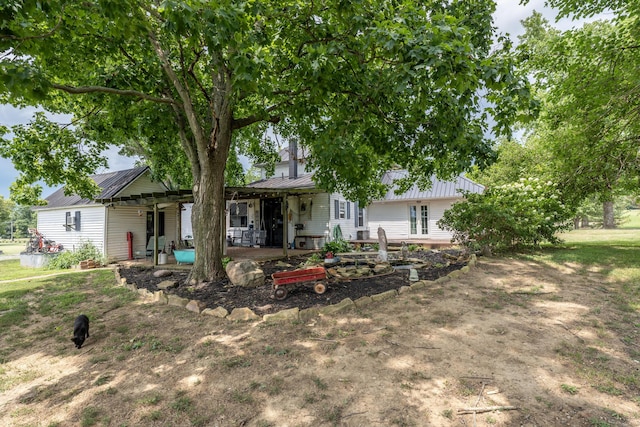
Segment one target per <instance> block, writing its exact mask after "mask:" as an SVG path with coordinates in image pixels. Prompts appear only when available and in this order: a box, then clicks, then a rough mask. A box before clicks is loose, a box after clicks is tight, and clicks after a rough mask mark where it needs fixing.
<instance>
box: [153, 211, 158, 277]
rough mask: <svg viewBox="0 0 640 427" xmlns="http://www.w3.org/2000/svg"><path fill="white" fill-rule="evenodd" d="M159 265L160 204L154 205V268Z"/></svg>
mask: <svg viewBox="0 0 640 427" xmlns="http://www.w3.org/2000/svg"><path fill="white" fill-rule="evenodd" d="M157 265H158V203H154V204H153V266H154V267H155V266H157Z"/></svg>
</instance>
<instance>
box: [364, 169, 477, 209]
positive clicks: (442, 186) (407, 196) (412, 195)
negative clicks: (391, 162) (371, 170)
mask: <svg viewBox="0 0 640 427" xmlns="http://www.w3.org/2000/svg"><path fill="white" fill-rule="evenodd" d="M406 176H407V171H406V170H396V171H389V172H387V173H385V174H384V176H383V177H382V183H383V184H386V185H389V187H390V188H389V191H387V194H386V195H385V197H384V199H382V200H377V202H388V201H397V200H421V199H431V200H433V199H451V198H459V197H461V196H462V193H461V190H462V191H469V192H471V193H478V194H481V193H483V192H484V186H482V185H480V184H478V183H476V182H473V181H471V180H470V179H468V178H465V177H463V176H458V177H457V178H456V179H455V181H441V180H439V179H438V178H436V177H435V176H432V177H431V188H430V189H428V190H420V189H419V188H418V186H417V185H414V186H413V187H411V188H410V189H409V190H408V191H407V192H406V193H402V194H396V193H395V189H396V188H398V187H397V186H396V185H394V184H393V181H394V180H396V179H399V178H404V177H406ZM374 203H375V202H374Z"/></svg>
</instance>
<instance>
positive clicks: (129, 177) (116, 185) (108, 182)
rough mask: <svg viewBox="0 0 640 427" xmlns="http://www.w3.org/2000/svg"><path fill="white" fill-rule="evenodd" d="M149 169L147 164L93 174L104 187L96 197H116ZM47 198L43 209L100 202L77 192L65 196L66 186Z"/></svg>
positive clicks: (95, 179)
mask: <svg viewBox="0 0 640 427" xmlns="http://www.w3.org/2000/svg"><path fill="white" fill-rule="evenodd" d="M148 169H149V167H147V166H140V167H137V168H133V169H127V170H122V171H115V172H107V173H102V174H97V175H92V176H91V179H93V180H94V181H95V182H96V184H98V186H99V187H100V188H101V189H102V192H101V193H100V194H99V195H98V196H97V197H96V199H108V198H111V197H116V196H117V195H118V193H119V192H120V191H122V190H123V189H124V188H125V187H126V186H127V185H129V184H131V183H132V182H133V181H135V180H136V179H137V178H138V177H139V176H140V175H142V174H143V173H144V172H146V171H147V170H148ZM45 200H46V201H47V202H48V203H47V205H46V206H42V207H41V208H42V209H49V208H62V207H67V206H84V205H95V204H98V203H97V202H95V201H94V199H85V198H82V197H80V196H77V195H75V194H74V195H70V196H65V195H64V187H63V188H60V189H59V190H57V191H55V192H54V193H53V194H51V195H50V196H49V197H47V198H46V199H45Z"/></svg>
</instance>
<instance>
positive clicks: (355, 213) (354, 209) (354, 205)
mask: <svg viewBox="0 0 640 427" xmlns="http://www.w3.org/2000/svg"><path fill="white" fill-rule="evenodd" d="M359 213H360V212H358V202H355V203H354V204H353V217H354V218H355V226H356V228H358V225H360V224H358V217H359V216H360V215H359Z"/></svg>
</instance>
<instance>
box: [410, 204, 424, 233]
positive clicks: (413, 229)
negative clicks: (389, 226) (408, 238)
mask: <svg viewBox="0 0 640 427" xmlns="http://www.w3.org/2000/svg"><path fill="white" fill-rule="evenodd" d="M419 207H420V210H419V213H418V206H415V205H412V206H409V233H410V234H418V230H420V233H419V234H422V235H426V234H429V210H428V208H427V206H424V205H422V206H419ZM418 215H419V216H418Z"/></svg>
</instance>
